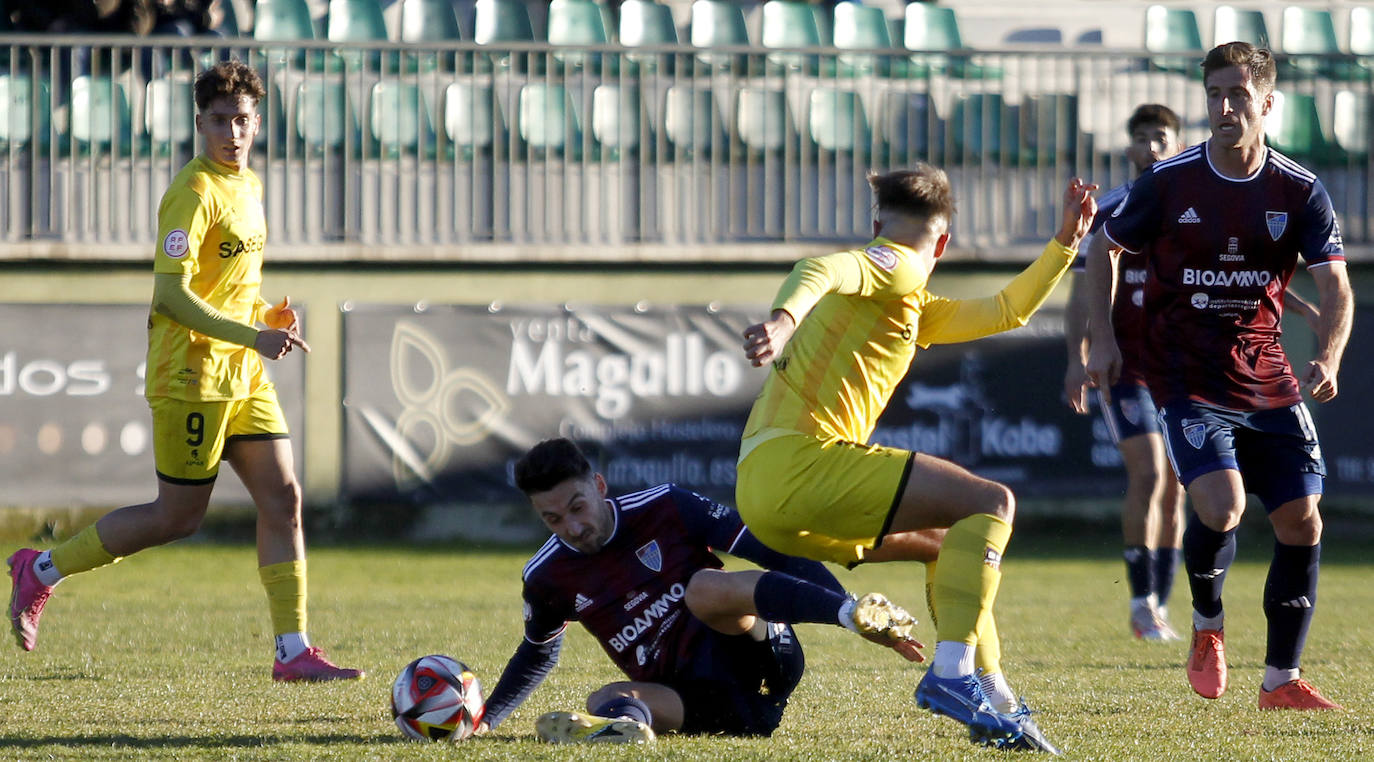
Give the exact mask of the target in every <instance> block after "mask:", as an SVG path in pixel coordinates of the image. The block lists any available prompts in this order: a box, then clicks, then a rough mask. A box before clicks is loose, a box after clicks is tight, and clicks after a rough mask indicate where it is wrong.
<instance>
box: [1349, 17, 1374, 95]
mask: <svg viewBox="0 0 1374 762" xmlns="http://www.w3.org/2000/svg"><path fill="white" fill-rule="evenodd" d="M1349 30H1350V33H1349V35H1348V37H1349V41H1350V52H1351V53H1353V54H1355V55H1357V56H1361V58H1360V59H1359V60H1357V61H1356V62H1355V64H1356V65H1357V66H1360V67H1361V68H1363V69H1364V70H1365V72H1366V77H1365V78H1368V73H1369V72H1370V70H1371V69H1374V6H1368V5H1357V6H1355V7H1354V8H1351V9H1350V26H1349Z"/></svg>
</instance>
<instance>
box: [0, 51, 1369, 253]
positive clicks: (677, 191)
mask: <svg viewBox="0 0 1374 762" xmlns="http://www.w3.org/2000/svg"><path fill="white" fill-rule="evenodd" d="M0 56H3V58H0V103H2V104H4V106H3V107H4V109H5V116H4V117H3V119H0V131H3V132H0V241H4V242H5V243H7V244H14V245H10V246H5V247H0V251H6V252H10V254H9V255H10V256H11V257H13V256H23V255H24V254H23V252H25V251H30V252H31V251H53V250H55V249H57V248H62V249H70V250H76V251H77V252H78V254H76V256H90V257H96V258H99V257H102V256H111V257H118V256H121V255H124V256H142V253H143V250H144V247H146V245H149V244H150V243H151V241H152V239H153V237H154V236H155V233H156V230H155V227H156V219H155V217H156V211H157V205H158V200H159V198H160V196H161V194H162V191H163V189H164V188H165V186H166V185H167V183H168V182H169V181H170V180H171V178H172V176H173V175H174V174H175V173H176V172H177V170H178V169H179V168H180V167H181V166H182V165H183V164H184V163H185V162H186V161H187V160H188V159H189V158H190V157H191V156H192V155H194V152H195V151H196V142H195V134H194V104H193V103H192V96H191V81H192V77H193V74H194V72H196V71H198V70H199V69H200V68H202V67H203V66H204V65H206V64H208V63H209V62H213V61H215V60H219V59H223V58H226V57H229V56H235V57H238V58H240V59H242V60H245V61H248V62H250V63H251V64H252V65H254V66H255V67H256V68H258V69H259V71H261V72H262V74H263V78H264V81H265V82H266V84H267V86H268V96H267V98H266V99H265V101H264V102H263V104H262V105H261V107H260V111H261V113H262V115H263V130H262V133H261V135H260V137H259V142H258V147H257V149H256V152H255V156H254V159H253V162H252V166H253V168H254V169H255V170H256V171H257V172H258V173H259V174H260V175H261V176H262V177H263V180H264V184H265V187H266V199H265V202H266V203H265V206H266V209H267V216H268V224H269V228H270V230H271V239H272V242H273V244H274V245H276V246H281V245H285V246H289V247H310V246H316V245H319V246H325V247H332V248H334V249H336V250H344V251H348V252H350V254H349V255H348V256H351V257H361V258H367V257H370V256H382V255H383V254H382V252H385V255H386V256H400V257H403V258H404V257H416V258H425V259H433V258H454V259H461V258H477V259H480V258H482V257H483V256H485V255H484V254H483V252H484V251H488V252H489V251H492V250H495V249H496V248H499V245H503V244H504V245H514V246H516V247H519V248H520V250H522V251H532V252H534V254H533V256H536V257H538V256H548V257H553V258H557V257H560V256H568V253H569V252H574V253H576V252H579V251H581V252H593V251H599V250H600V251H604V250H605V249H606V247H608V246H641V245H642V246H669V247H680V246H688V247H694V246H715V247H721V246H727V247H728V246H731V245H740V244H748V243H775V242H817V243H822V242H832V241H834V242H852V241H853V240H854V239H856V238H863V237H864V236H865V235H867V234H868V232H869V231H870V230H871V228H870V219H871V210H870V205H871V200H870V193H869V190H868V187H867V184H866V183H865V181H864V175H865V173H866V172H867V171H868V170H869V169H876V170H884V169H888V168H897V167H904V166H909V165H911V164H912V163H913V162H915V161H927V162H931V163H933V164H936V165H939V166H942V167H944V168H946V169H947V170H948V171H949V172H950V175H951V178H952V180H953V182H954V185H955V191H956V196H957V200H958V206H959V214H958V216H957V219H956V222H955V226H954V246H955V247H956V248H958V249H959V250H961V251H963V252H966V253H969V254H971V255H972V256H976V257H979V258H983V259H989V260H999V259H1008V258H1013V259H1014V258H1019V257H1020V256H1024V255H1026V254H1027V253H1028V252H1031V251H1033V250H1037V249H1038V245H1039V242H1041V241H1043V240H1044V238H1045V237H1046V236H1048V235H1050V234H1051V233H1052V232H1053V230H1054V228H1055V225H1056V219H1057V206H1058V201H1059V195H1060V191H1061V189H1062V187H1063V184H1064V182H1065V181H1066V180H1067V178H1068V177H1070V176H1073V175H1080V176H1084V177H1088V178H1090V179H1092V180H1093V181H1095V182H1098V183H1100V184H1101V185H1103V186H1104V187H1107V186H1110V185H1113V184H1116V183H1119V182H1121V181H1123V180H1125V179H1126V178H1127V177H1128V166H1127V164H1126V162H1125V159H1124V156H1123V153H1122V152H1123V150H1124V148H1125V145H1126V131H1125V121H1126V118H1127V116H1128V115H1129V114H1130V112H1131V110H1132V109H1134V107H1135V106H1136V105H1137V104H1139V103H1142V102H1159V103H1164V104H1166V105H1169V106H1170V107H1172V108H1173V109H1174V110H1175V111H1177V112H1178V113H1179V114H1180V115H1181V116H1182V117H1183V119H1184V123H1185V138H1186V139H1187V140H1188V141H1189V142H1193V141H1198V140H1202V139H1205V137H1206V134H1207V131H1206V118H1205V111H1204V102H1203V94H1202V86H1201V81H1200V78H1199V76H1198V74H1197V73H1196V63H1195V62H1193V61H1191V60H1188V61H1183V60H1178V59H1163V58H1160V57H1158V56H1153V57H1152V56H1149V55H1147V54H1144V53H1142V52H1140V51H1106V50H1100V49H1097V50H1083V49H1064V48H1045V49H1036V50H1025V49H1021V50H1015V51H1013V50H980V51H946V52H940V53H913V52H910V51H895V50H868V51H862V50H860V51H856V50H840V49H836V48H814V49H805V50H796V51H790V50H788V51H784V50H769V49H762V48H754V47H749V48H711V49H700V48H694V47H690V46H665V47H643V48H625V47H622V46H618V45H603V46H589V47H557V48H554V47H550V46H548V45H545V44H536V43H530V44H511V45H508V46H504V47H500V48H496V47H492V46H481V45H476V44H472V43H458V42H454V43H448V44H441V43H434V44H432V45H428V46H425V47H418V46H416V45H411V44H398V43H376V44H371V45H364V44H356V43H354V44H345V43H332V42H320V41H301V42H291V43H279V42H270V43H268V42H257V41H251V40H244V39H228V40H206V39H194V40H191V41H187V40H185V39H177V38H132V37H130V38H122V37H118V38H111V37H63V38H50V37H33V36H19V35H5V36H0ZM1372 68H1374V61H1371V60H1370V59H1358V58H1354V57H1340V56H1336V57H1320V58H1311V59H1302V60H1296V59H1295V60H1288V59H1285V60H1284V61H1283V69H1282V70H1281V74H1280V81H1279V89H1280V91H1281V93H1282V99H1281V103H1282V104H1283V107H1284V108H1286V109H1287V110H1288V114H1287V116H1286V117H1283V121H1282V125H1279V124H1276V123H1275V122H1276V120H1278V119H1279V117H1278V116H1274V115H1271V117H1270V121H1271V131H1272V132H1273V133H1274V140H1275V141H1276V143H1278V144H1280V147H1281V148H1282V149H1284V150H1286V151H1288V152H1290V153H1293V154H1294V155H1295V158H1298V159H1299V160H1300V161H1303V162H1304V163H1307V164H1308V165H1309V166H1311V167H1312V168H1313V169H1315V170H1316V171H1317V172H1318V174H1319V175H1320V176H1321V177H1322V178H1323V181H1324V182H1325V183H1326V185H1327V187H1328V189H1329V191H1330V192H1331V195H1332V198H1333V201H1334V202H1335V204H1336V208H1337V213H1338V214H1339V215H1340V219H1341V223H1342V226H1343V230H1344V233H1345V238H1346V241H1347V243H1348V244H1351V245H1353V248H1355V249H1356V250H1358V249H1359V248H1360V247H1362V246H1367V245H1368V244H1369V243H1370V242H1371V230H1370V222H1369V220H1370V209H1371V203H1372V202H1371V198H1370V185H1371V180H1372V179H1374V177H1372V174H1371V164H1370V160H1369V147H1370V145H1371V143H1374V138H1372V137H1371V123H1374V120H1371V118H1370V113H1371V112H1370V108H1371V107H1370V103H1371V87H1370V71H1371V69H1372ZM20 244H27V245H28V248H25V247H24V246H23V245H20ZM484 247H485V248H484ZM547 247H557V248H555V249H551V248H547ZM16 252H18V253H17V254H16ZM80 252H85V253H84V254H81V253H80ZM288 252H289V249H288ZM64 256H72V254H71V253H70V252H68V253H67V254H64Z"/></svg>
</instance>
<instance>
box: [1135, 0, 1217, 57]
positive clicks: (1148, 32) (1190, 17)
mask: <svg viewBox="0 0 1374 762" xmlns="http://www.w3.org/2000/svg"><path fill="white" fill-rule="evenodd" d="M1145 50H1147V51H1149V52H1150V53H1154V54H1156V55H1153V56H1151V57H1150V65H1151V66H1153V67H1155V68H1157V69H1164V70H1167V71H1181V72H1188V73H1196V72H1198V71H1199V69H1198V64H1199V63H1200V62H1201V61H1202V55H1203V49H1202V33H1201V32H1200V31H1198V25H1197V14H1196V13H1193V11H1192V10H1191V9H1188V8H1169V7H1165V6H1163V5H1151V6H1150V7H1148V8H1146V9H1145ZM1160 53H1173V54H1175V55H1158V54H1160Z"/></svg>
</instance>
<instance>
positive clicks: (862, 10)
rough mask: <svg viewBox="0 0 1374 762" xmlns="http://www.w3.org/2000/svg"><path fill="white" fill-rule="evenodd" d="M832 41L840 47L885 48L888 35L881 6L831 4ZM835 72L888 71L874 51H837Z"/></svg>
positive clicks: (888, 43) (888, 45)
mask: <svg viewBox="0 0 1374 762" xmlns="http://www.w3.org/2000/svg"><path fill="white" fill-rule="evenodd" d="M834 44H835V47H837V48H840V49H842V50H888V49H891V48H892V37H891V35H890V33H889V31H888V26H887V17H886V16H885V15H884V14H883V9H882V8H878V7H875V6H871V5H860V4H858V3H840V4H838V5H836V6H835V24H834ZM838 64H839V65H838V73H839V74H840V75H842V76H855V75H865V74H876V75H879V76H883V75H886V74H888V73H889V71H890V67H889V66H888V59H887V57H885V56H880V55H877V54H874V53H841V54H840V55H839V59H838Z"/></svg>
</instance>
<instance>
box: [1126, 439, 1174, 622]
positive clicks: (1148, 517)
mask: <svg viewBox="0 0 1374 762" xmlns="http://www.w3.org/2000/svg"><path fill="white" fill-rule="evenodd" d="M1153 439H1157V438H1153ZM1157 444H1158V442H1157V441H1152V437H1151V436H1150V435H1149V434H1137V435H1136V436H1133V437H1130V438H1128V439H1123V440H1121V441H1120V442H1119V443H1118V444H1117V448H1118V449H1119V450H1120V451H1121V459H1122V462H1123V463H1124V465H1125V467H1126V498H1125V501H1124V502H1123V503H1122V508H1121V536H1122V540H1123V541H1124V543H1125V550H1124V551H1123V553H1122V557H1123V558H1124V559H1125V561H1126V579H1127V582H1128V583H1129V586H1130V595H1131V601H1130V603H1131V630H1132V632H1133V633H1134V634H1135V636H1136V637H1137V638H1141V639H1145V640H1166V639H1167V638H1166V637H1165V635H1164V628H1163V626H1162V624H1161V623H1160V622H1159V621H1158V619H1159V617H1158V616H1157V614H1156V612H1155V605H1156V601H1157V593H1156V590H1155V588H1156V583H1155V579H1154V572H1155V561H1154V551H1155V548H1154V538H1155V535H1156V534H1157V533H1158V528H1157V525H1158V518H1159V517H1158V516H1157V511H1156V510H1155V508H1156V505H1157V501H1158V496H1159V491H1160V489H1161V487H1162V483H1163V481H1164V478H1165V473H1164V468H1163V467H1164V462H1163V457H1162V456H1163V453H1162V452H1160V451H1158V450H1156V447H1155V446H1154V445H1157ZM1168 478H1173V475H1172V474H1168Z"/></svg>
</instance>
